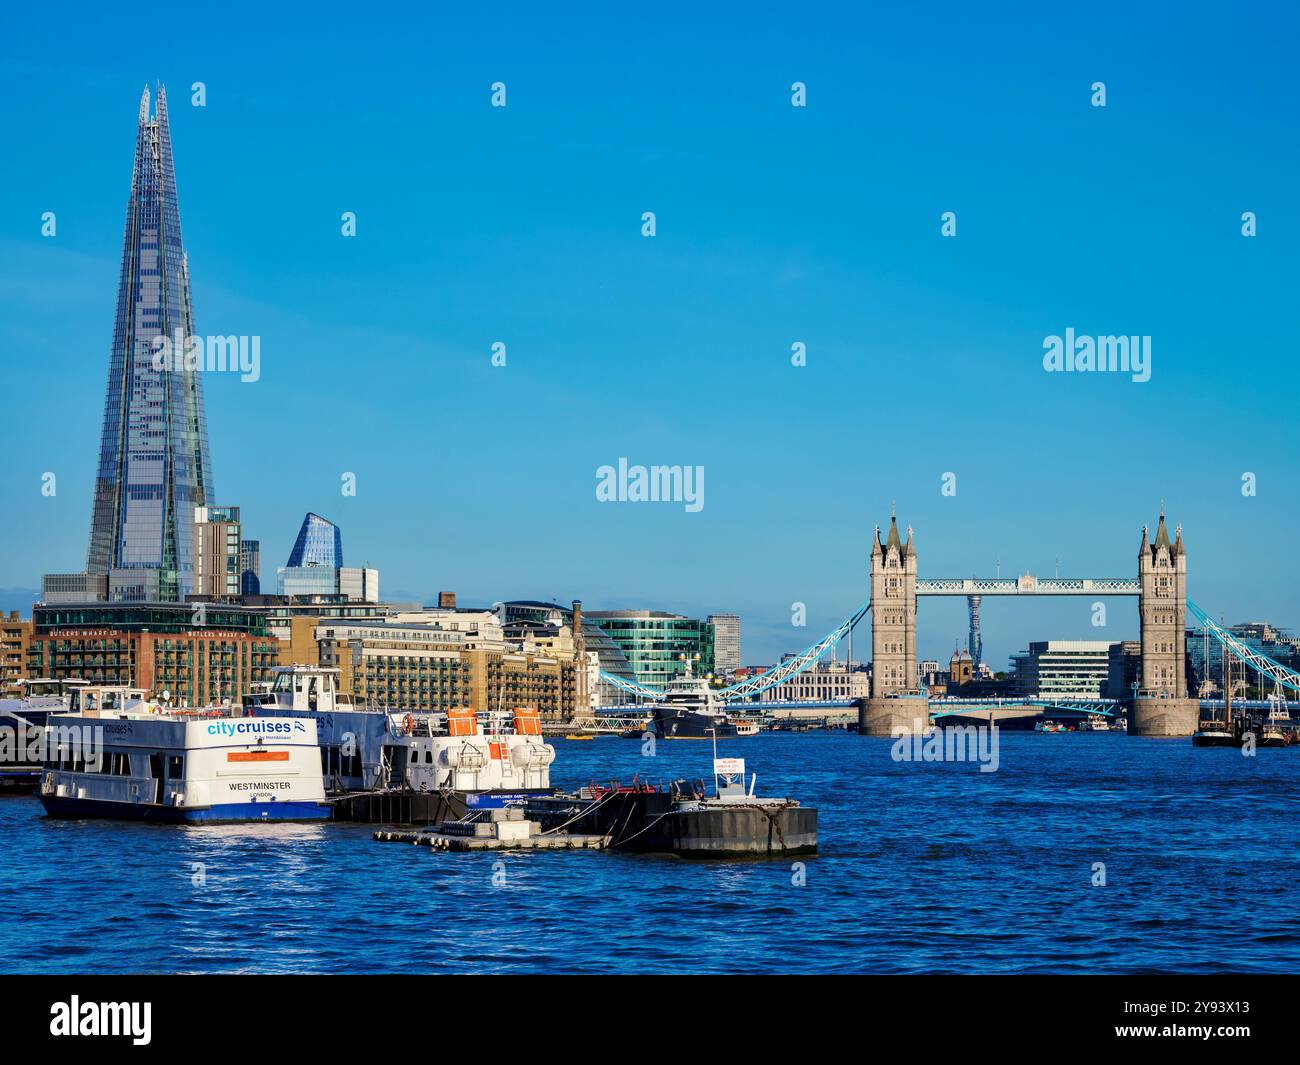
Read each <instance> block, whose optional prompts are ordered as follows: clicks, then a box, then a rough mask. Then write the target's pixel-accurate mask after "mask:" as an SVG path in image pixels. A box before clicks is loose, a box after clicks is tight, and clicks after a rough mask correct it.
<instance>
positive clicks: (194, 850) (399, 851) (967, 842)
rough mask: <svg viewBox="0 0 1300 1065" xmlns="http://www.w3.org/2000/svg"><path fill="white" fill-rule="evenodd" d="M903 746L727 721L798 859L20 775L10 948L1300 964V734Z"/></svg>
mask: <svg viewBox="0 0 1300 1065" xmlns="http://www.w3.org/2000/svg"><path fill="white" fill-rule="evenodd" d="M556 746H557V748H558V751H559V757H558V759H557V762H556V765H555V766H554V768H553V780H554V782H556V783H558V784H562V785H577V784H580V783H585V782H587V781H589V780H599V781H608V780H611V779H613V778H616V777H617V778H621V779H623V780H628V779H630V778H631V776H632V775H633V774H634V773H640V774H641V776H642V778H643V779H646V778H648V779H651V780H668V779H671V778H673V777H677V776H690V777H694V778H698V777H701V776H704V775H707V773H708V770H709V766H710V762H709V758H710V756H711V752H710V751H709V749H708V745H707V744H704V743H666V744H659V745H658V748H657V750H656V752H655V754H654V755H653V756H645V755H643V753H642V747H641V745H640V744H639V743H637V742H634V741H630V740H622V739H613V738H610V739H601V740H597V741H594V742H571V741H564V740H558V741H556ZM892 749H893V744H892V742H891V741H890V740H884V739H868V738H864V737H858V736H856V735H854V734H851V733H845V732H813V733H807V734H780V733H776V734H763V735H760V736H757V737H753V738H745V739H740V740H733V741H729V742H728V743H727V744H725V749H724V750H721V751H720V752H719V753H720V754H727V755H733V756H743V757H744V758H745V759H746V760H747V764H748V768H749V769H750V770H751V771H756V772H757V773H758V793H759V794H764V795H789V796H791V797H793V798H796V799H798V800H800V801H801V802H802V803H804V804H805V805H814V806H816V807H817V808H818V810H819V811H820V834H821V847H820V853H819V854H818V855H817V856H814V857H808V858H805V859H802V860H801V862H800V863H798V864H797V863H795V862H793V861H790V860H781V861H740V862H736V861H731V862H686V861H682V860H678V859H673V858H664V857H645V856H631V855H622V854H610V853H599V852H538V853H517V854H508V853H507V854H495V853H490V852H488V853H474V854H445V853H434V852H432V851H430V850H428V849H427V848H424V847H412V846H400V845H395V844H380V843H376V842H374V841H373V840H372V838H371V830H370V829H367V828H363V827H360V826H347V825H311V826H275V825H249V826H210V827H193V828H190V827H180V826H163V825H140V824H124V823H114V822H94V821H85V822H72V821H53V820H50V819H48V818H46V817H44V815H43V813H42V810H41V807H40V803H39V801H38V800H37V799H35V798H31V797H9V798H5V799H3V800H0V968H3V970H4V971H6V972H41V973H65V972H101V973H116V972H128V973H129V972H227V973H228V972H306V973H359V972H475V973H494V972H495V973H500V972H526V973H536V972H625V973H627V972H644V973H659V972H683V971H690V972H797V973H823V972H835V973H841V972H843V973H848V972H891V973H892V972H932V971H943V972H978V973H986V972H994V973H1021V972H1146V971H1178V972H1215V971H1222V970H1237V971H1265V972H1276V971H1290V972H1295V971H1297V970H1300V901H1298V896H1297V883H1298V882H1300V847H1298V846H1297V832H1296V820H1297V816H1298V815H1300V749H1297V748H1291V749H1286V750H1260V751H1258V753H1257V754H1256V756H1255V757H1253V758H1247V757H1243V756H1242V755H1241V754H1240V753H1239V752H1237V751H1234V750H1197V749H1193V747H1192V746H1191V741H1190V740H1145V739H1130V738H1129V737H1127V736H1125V735H1123V734H1120V733H1114V734H1088V733H1071V734H1064V735H1049V734H1038V733H1023V732H1022V733H1002V734H1001V736H1000V746H999V760H998V768H997V770H996V771H995V772H987V773H985V772H980V771H979V767H978V765H976V764H973V763H970V762H916V761H912V762H900V761H896V760H894V758H893V757H891V751H892ZM1102 865H1104V870H1102V869H1101V868H1100V866H1102ZM1103 876H1104V883H1101V882H1100V881H1101V880H1102V879H1103Z"/></svg>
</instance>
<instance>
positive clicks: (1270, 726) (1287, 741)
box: [1259, 695, 1294, 747]
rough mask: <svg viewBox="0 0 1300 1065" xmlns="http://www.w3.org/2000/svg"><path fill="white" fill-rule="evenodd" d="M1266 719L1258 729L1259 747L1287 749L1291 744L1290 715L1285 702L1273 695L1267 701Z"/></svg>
mask: <svg viewBox="0 0 1300 1065" xmlns="http://www.w3.org/2000/svg"><path fill="white" fill-rule="evenodd" d="M1269 703H1270V706H1269V710H1268V717H1266V718H1265V719H1264V722H1263V724H1261V725H1260V728H1259V746H1260V747H1288V746H1290V745H1291V743H1292V742H1293V739H1292V737H1293V735H1294V733H1293V732H1292V730H1291V715H1290V713H1288V712H1287V709H1286V700H1285V699H1283V698H1282V697H1281V696H1278V695H1274V696H1272V697H1271V698H1270V699H1269Z"/></svg>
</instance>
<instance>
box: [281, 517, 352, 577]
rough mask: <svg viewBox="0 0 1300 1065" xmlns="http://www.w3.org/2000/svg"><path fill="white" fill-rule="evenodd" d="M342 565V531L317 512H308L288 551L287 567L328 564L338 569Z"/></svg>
mask: <svg viewBox="0 0 1300 1065" xmlns="http://www.w3.org/2000/svg"><path fill="white" fill-rule="evenodd" d="M342 565H343V533H342V531H341V530H340V529H339V527H338V526H337V525H335V524H334V523H333V522H332V521H327V520H326V519H325V518H322V517H321V516H320V515H319V514H308V515H307V516H306V517H305V518H303V519H302V528H300V529H299V530H298V539H297V540H295V541H294V542H293V550H292V551H290V552H289V562H288V566H289V568H290V569H293V568H296V567H299V566H330V567H332V568H334V569H338V568H339V567H340V566H342Z"/></svg>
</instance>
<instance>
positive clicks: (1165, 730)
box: [1129, 506, 1200, 736]
mask: <svg viewBox="0 0 1300 1065" xmlns="http://www.w3.org/2000/svg"><path fill="white" fill-rule="evenodd" d="M1138 581H1139V586H1140V590H1139V593H1138V615H1139V618H1140V621H1141V641H1142V686H1141V688H1140V689H1139V692H1138V697H1137V699H1136V700H1135V702H1134V707H1133V713H1132V715H1131V717H1130V719H1129V732H1130V733H1131V734H1132V735H1135V736H1190V735H1191V734H1192V733H1193V732H1195V731H1196V725H1197V719H1198V717H1199V713H1200V704H1199V702H1198V701H1197V700H1196V699H1189V698H1188V697H1187V671H1186V667H1187V662H1186V659H1187V639H1186V635H1185V632H1186V626H1185V624H1184V619H1185V616H1186V613H1187V551H1186V549H1185V548H1184V547H1183V530H1182V528H1181V526H1180V527H1179V528H1178V530H1177V531H1176V535H1175V539H1174V542H1173V543H1172V544H1171V543H1170V542H1169V530H1168V529H1167V528H1166V527H1165V509H1164V507H1163V506H1161V508H1160V524H1159V525H1158V526H1157V527H1156V539H1155V543H1151V542H1150V541H1149V540H1148V539H1147V529H1146V526H1143V527H1142V545H1141V547H1140V548H1138Z"/></svg>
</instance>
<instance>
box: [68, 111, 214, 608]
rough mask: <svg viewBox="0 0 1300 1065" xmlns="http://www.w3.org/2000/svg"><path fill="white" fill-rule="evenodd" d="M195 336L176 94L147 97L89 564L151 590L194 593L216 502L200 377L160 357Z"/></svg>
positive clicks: (168, 595)
mask: <svg viewBox="0 0 1300 1065" xmlns="http://www.w3.org/2000/svg"><path fill="white" fill-rule="evenodd" d="M193 333H194V321H193V312H192V308H191V306H190V289H189V268H188V263H187V262H186V258H185V248H184V245H183V243H182V242H181V221H180V210H179V207H178V205H177V199H176V176H175V171H174V168H173V165H172V147H171V132H170V129H169V127H168V124H167V94H166V90H165V89H163V87H162V86H159V87H158V98H157V101H156V105H155V111H154V114H153V116H152V117H151V116H150V113H149V90H148V89H147V88H146V89H145V91H144V95H143V96H142V97H141V98H140V118H139V125H138V128H137V131H136V143H135V167H134V171H133V174H132V178H131V198H130V201H129V202H128V204H127V210H126V232H125V235H124V237H123V241H122V269H121V274H120V279H119V282H118V290H117V315H116V319H115V322H114V326H113V347H112V351H111V353H110V356H109V370H108V388H107V393H106V395H105V399H104V421H103V427H102V431H101V437H100V448H99V468H98V472H97V474H96V478H95V497H94V510H93V516H92V519H91V529H90V549H89V552H88V554H87V564H86V568H87V571H88V572H90V573H109V572H111V571H115V570H124V571H133V570H136V571H143V572H142V573H141V587H143V588H147V589H148V590H149V593H150V597H151V598H152V597H155V596H156V598H158V599H160V600H164V601H170V600H183V599H184V598H185V596H186V595H188V594H190V592H191V591H192V590H193V581H194V532H193V525H194V508H195V507H196V506H202V505H204V504H205V503H206V502H207V501H208V500H209V499H210V498H212V472H211V468H210V466H209V461H208V438H207V427H206V425H205V423H204V416H203V394H202V390H201V386H200V382H199V376H200V375H199V373H198V372H197V371H195V370H193V369H178V368H177V367H176V364H175V362H174V361H168V360H166V359H160V360H157V361H158V363H159V365H155V353H156V351H157V350H158V348H157V345H156V343H155V341H156V340H158V339H159V338H163V337H166V338H168V339H169V341H170V340H172V339H174V338H175V337H176V336H178V335H179V336H180V337H182V338H188V337H190V336H192V335H193Z"/></svg>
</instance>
